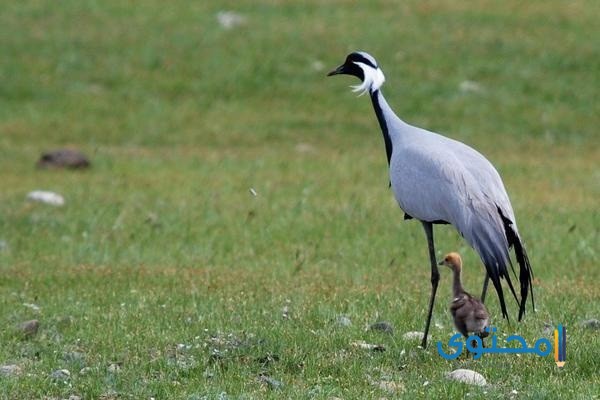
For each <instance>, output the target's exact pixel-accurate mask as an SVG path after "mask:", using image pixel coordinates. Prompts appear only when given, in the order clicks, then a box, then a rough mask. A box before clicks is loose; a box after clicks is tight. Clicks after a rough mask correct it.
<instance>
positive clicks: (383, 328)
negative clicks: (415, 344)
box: [369, 321, 394, 335]
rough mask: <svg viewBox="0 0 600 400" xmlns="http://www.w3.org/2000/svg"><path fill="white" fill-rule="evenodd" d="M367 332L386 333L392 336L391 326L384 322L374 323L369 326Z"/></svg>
mask: <svg viewBox="0 0 600 400" xmlns="http://www.w3.org/2000/svg"><path fill="white" fill-rule="evenodd" d="M369 330H370V331H379V332H383V333H388V334H390V335H393V334H394V327H393V326H392V324H390V323H389V322H386V321H379V322H375V323H374V324H372V325H371V326H369Z"/></svg>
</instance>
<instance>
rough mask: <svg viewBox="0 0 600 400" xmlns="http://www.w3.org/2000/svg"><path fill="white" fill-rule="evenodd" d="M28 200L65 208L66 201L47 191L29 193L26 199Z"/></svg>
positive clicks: (58, 195)
mask: <svg viewBox="0 0 600 400" xmlns="http://www.w3.org/2000/svg"><path fill="white" fill-rule="evenodd" d="M26 199H27V200H31V201H37V202H40V203H44V204H49V205H51V206H57V207H60V206H64V205H65V199H64V197H62V196H61V195H60V194H58V193H54V192H50V191H47V190H34V191H32V192H29V193H28V194H27V197H26Z"/></svg>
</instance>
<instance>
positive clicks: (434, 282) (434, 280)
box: [421, 221, 440, 348]
mask: <svg viewBox="0 0 600 400" xmlns="http://www.w3.org/2000/svg"><path fill="white" fill-rule="evenodd" d="M423 228H424V229H425V236H427V246H428V247H429V261H430V262H431V298H430V299H429V312H428V314H427V323H426V324H425V333H424V335H423V341H422V342H421V346H422V347H423V348H426V347H427V335H428V334H429V325H430V324H431V314H432V313H433V303H434V302H435V293H436V292H437V287H438V282H439V281H440V272H439V271H438V266H437V261H436V259H435V247H434V244H433V224H432V223H431V222H424V221H423Z"/></svg>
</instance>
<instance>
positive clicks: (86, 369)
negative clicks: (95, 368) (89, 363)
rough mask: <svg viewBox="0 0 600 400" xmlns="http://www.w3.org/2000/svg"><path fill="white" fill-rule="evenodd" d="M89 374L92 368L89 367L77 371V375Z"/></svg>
mask: <svg viewBox="0 0 600 400" xmlns="http://www.w3.org/2000/svg"><path fill="white" fill-rule="evenodd" d="M90 372H92V368H90V367H83V368H81V369H80V370H79V375H87V374H89V373H90Z"/></svg>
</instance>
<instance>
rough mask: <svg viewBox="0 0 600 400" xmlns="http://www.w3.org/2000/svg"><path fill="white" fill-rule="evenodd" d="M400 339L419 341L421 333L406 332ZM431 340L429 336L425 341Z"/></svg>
mask: <svg viewBox="0 0 600 400" xmlns="http://www.w3.org/2000/svg"><path fill="white" fill-rule="evenodd" d="M402 338H403V339H404V340H421V339H423V332H419V331H410V332H406V333H405V334H404V335H402ZM429 339H431V335H427V340H429Z"/></svg>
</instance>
